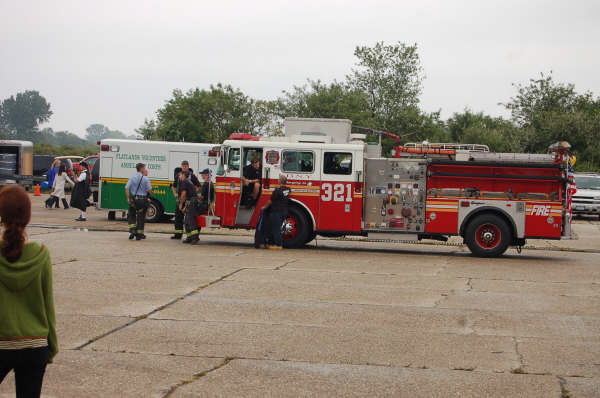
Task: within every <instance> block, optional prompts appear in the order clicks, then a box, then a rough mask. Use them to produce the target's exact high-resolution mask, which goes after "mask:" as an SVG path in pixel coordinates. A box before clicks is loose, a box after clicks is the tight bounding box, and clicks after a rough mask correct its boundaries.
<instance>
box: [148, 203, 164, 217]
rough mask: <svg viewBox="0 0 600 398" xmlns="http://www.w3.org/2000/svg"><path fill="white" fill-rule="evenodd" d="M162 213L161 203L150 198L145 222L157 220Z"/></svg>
mask: <svg viewBox="0 0 600 398" xmlns="http://www.w3.org/2000/svg"><path fill="white" fill-rule="evenodd" d="M162 215H163V209H162V206H161V204H160V203H159V202H158V201H156V200H154V199H151V200H150V203H149V204H148V209H147V210H146V222H159V221H160V219H161V218H162Z"/></svg>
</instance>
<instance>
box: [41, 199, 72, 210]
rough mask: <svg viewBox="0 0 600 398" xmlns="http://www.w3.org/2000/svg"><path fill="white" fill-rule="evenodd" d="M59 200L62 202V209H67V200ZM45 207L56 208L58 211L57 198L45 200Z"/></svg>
mask: <svg viewBox="0 0 600 398" xmlns="http://www.w3.org/2000/svg"><path fill="white" fill-rule="evenodd" d="M61 200H62V204H63V207H64V208H65V209H68V208H69V203H67V200H66V199H65V198H62V199H61ZM46 205H47V206H48V207H52V206H53V205H54V207H56V208H57V209H58V196H50V197H49V198H48V200H46Z"/></svg>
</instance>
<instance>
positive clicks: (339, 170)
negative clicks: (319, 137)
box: [317, 149, 362, 231]
mask: <svg viewBox="0 0 600 398" xmlns="http://www.w3.org/2000/svg"><path fill="white" fill-rule="evenodd" d="M321 156H322V158H321V160H322V161H321V189H320V197H319V220H318V222H317V229H319V230H324V231H354V230H357V229H359V228H360V219H361V216H362V193H361V194H358V193H357V192H356V191H357V187H360V182H359V181H357V179H358V178H357V176H358V175H360V174H359V173H357V171H360V172H362V157H361V156H358V154H357V153H355V152H353V151H350V150H326V149H325V150H323V153H322V155H321ZM358 190H359V191H360V189H358Z"/></svg>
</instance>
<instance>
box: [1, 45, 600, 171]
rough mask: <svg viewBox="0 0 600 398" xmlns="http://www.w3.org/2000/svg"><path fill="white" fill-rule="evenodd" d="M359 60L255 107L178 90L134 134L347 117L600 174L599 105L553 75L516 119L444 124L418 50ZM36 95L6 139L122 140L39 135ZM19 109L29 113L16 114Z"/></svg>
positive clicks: (227, 92) (195, 138)
mask: <svg viewBox="0 0 600 398" xmlns="http://www.w3.org/2000/svg"><path fill="white" fill-rule="evenodd" d="M354 56H355V58H356V61H355V64H354V65H353V67H352V69H351V72H350V73H349V74H348V75H347V76H345V77H343V78H342V79H340V80H334V81H333V82H330V83H324V82H322V81H321V80H307V82H306V83H305V84H304V85H301V86H294V87H292V88H291V89H290V90H286V91H283V92H282V94H281V95H280V96H279V97H278V98H276V99H274V100H262V99H255V98H252V97H250V96H248V95H246V94H244V93H243V92H242V91H241V90H239V89H237V88H233V87H232V86H231V85H228V84H222V83H217V84H214V85H210V86H209V87H208V88H204V89H201V88H194V89H190V90H187V91H183V90H179V89H177V90H173V93H172V96H171V98H169V99H167V100H166V102H165V104H164V105H163V106H162V107H161V108H159V109H158V110H157V111H156V116H155V117H154V118H152V119H146V120H145V121H144V122H143V124H142V125H141V126H140V127H139V128H137V129H136V133H137V134H138V136H139V137H141V138H143V139H148V140H166V141H186V142H221V141H223V140H224V139H226V138H227V137H228V136H229V135H230V134H231V133H234V132H249V133H252V134H258V135H277V134H282V128H283V119H284V118H285V117H290V116H293V117H318V118H344V119H350V120H352V122H353V124H354V125H356V126H366V127H371V128H375V129H379V130H387V131H391V132H394V133H397V134H400V135H403V136H404V137H405V140H406V141H422V140H428V141H429V142H458V143H467V144H486V145H488V146H489V147H490V149H491V150H492V151H497V152H529V153H540V152H545V151H546V150H547V148H548V146H549V145H550V144H552V143H553V142H556V141H559V140H566V141H569V142H570V143H571V145H572V146H573V150H574V152H575V154H576V155H577V157H578V162H577V164H576V169H577V170H580V171H583V170H594V171H595V170H600V98H599V97H597V96H594V94H593V93H591V92H589V91H586V92H583V93H582V92H578V91H577V90H576V89H575V86H574V85H573V84H570V83H562V82H557V81H556V80H555V79H554V77H553V75H552V73H547V74H543V73H542V74H540V75H539V76H536V77H534V78H532V79H530V80H529V81H528V82H527V83H525V84H513V86H514V89H515V94H514V96H512V97H511V98H508V99H506V101H505V102H502V103H500V105H502V106H504V108H505V109H506V110H507V111H508V112H509V113H510V117H508V118H504V117H494V116H490V115H486V114H484V113H483V112H477V111H473V110H471V109H468V108H467V109H464V110H463V111H462V112H456V113H454V114H452V115H451V116H450V117H449V118H447V119H446V120H443V119H442V118H441V116H440V112H439V111H438V112H426V111H424V110H423V109H422V108H421V106H420V97H421V94H422V91H423V79H424V73H423V67H422V65H421V61H420V57H419V52H418V46H417V44H406V43H402V42H398V43H394V44H385V43H383V42H379V43H376V44H375V45H374V46H372V47H369V46H358V47H356V48H355V51H354ZM38 97H41V96H39V93H37V92H29V91H28V92H25V93H20V94H17V96H16V97H10V98H8V99H6V100H4V101H3V102H2V104H1V107H0V137H8V138H10V137H22V139H27V138H26V137H27V134H29V135H30V136H31V135H33V140H34V142H42V141H43V140H45V139H46V138H44V137H48V141H52V139H53V140H55V141H54V142H65V141H67V140H71V139H73V140H75V138H77V139H79V140H82V141H87V142H89V143H95V141H97V140H98V139H101V138H125V134H123V133H122V132H119V131H116V130H115V131H113V130H110V129H108V128H107V127H105V126H103V125H99V124H95V125H91V126H90V127H88V129H87V130H86V133H87V134H86V139H85V140H83V139H81V138H79V137H77V136H76V135H74V134H71V133H68V132H53V131H45V130H47V129H44V130H41V131H38V130H37V126H38V125H39V124H40V123H43V122H47V121H48V120H49V118H50V116H51V114H52V112H51V110H50V104H49V103H47V102H46V101H45V99H43V97H41V99H43V101H42V100H40V98H38ZM499 100H500V101H501V100H502V99H499ZM19 103H21V104H23V103H25V104H26V105H21V106H20V109H21V110H20V111H19V112H16V113H15V109H19V106H18V104H19ZM46 133H47V134H46ZM74 137H75V138H74ZM50 138H51V139H50ZM130 138H133V137H132V136H130ZM369 139H373V140H374V139H376V138H375V137H369ZM36 140H37V141H36ZM73 143H74V142H73ZM69 144H72V142H71V141H69ZM392 145H393V142H392V140H391V139H384V140H383V147H384V153H386V154H389V150H390V149H391V147H392Z"/></svg>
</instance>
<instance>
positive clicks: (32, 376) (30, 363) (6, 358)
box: [0, 347, 48, 398]
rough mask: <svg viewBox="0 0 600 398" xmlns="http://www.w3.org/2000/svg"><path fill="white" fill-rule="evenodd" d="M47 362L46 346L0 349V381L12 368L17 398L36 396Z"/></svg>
mask: <svg viewBox="0 0 600 398" xmlns="http://www.w3.org/2000/svg"><path fill="white" fill-rule="evenodd" d="M47 363H48V347H40V348H24V349H22V350H0V383H2V381H3V380H4V378H5V377H6V375H7V374H8V372H10V371H11V370H14V371H15V384H16V390H17V398H34V397H35V398H37V397H39V396H40V394H41V392H42V382H43V380H44V372H45V371H46V364H47Z"/></svg>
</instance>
